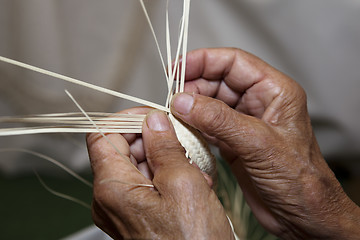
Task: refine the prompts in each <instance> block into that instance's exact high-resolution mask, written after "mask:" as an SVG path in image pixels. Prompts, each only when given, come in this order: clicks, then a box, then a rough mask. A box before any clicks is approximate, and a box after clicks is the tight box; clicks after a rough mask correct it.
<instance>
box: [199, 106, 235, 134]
mask: <svg viewBox="0 0 360 240" xmlns="http://www.w3.org/2000/svg"><path fill="white" fill-rule="evenodd" d="M228 116H229V114H228V113H227V105H225V103H223V102H221V101H219V100H213V101H211V103H206V104H204V105H203V106H201V107H200V108H199V109H197V111H196V115H195V117H196V121H197V125H198V126H197V127H198V128H199V129H200V130H201V131H204V132H206V133H207V134H209V135H212V136H213V135H214V134H215V133H217V132H219V131H222V130H223V129H224V126H225V124H226V123H227V121H226V120H227V117H228Z"/></svg>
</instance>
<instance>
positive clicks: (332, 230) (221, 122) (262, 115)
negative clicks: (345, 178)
mask: <svg viewBox="0 0 360 240" xmlns="http://www.w3.org/2000/svg"><path fill="white" fill-rule="evenodd" d="M186 67H187V68H186V69H187V70H186V80H187V83H186V88H185V89H186V90H185V91H187V92H189V94H187V93H183V94H179V95H175V97H174V98H173V102H172V112H173V114H174V115H175V116H177V117H179V118H180V119H182V120H183V121H184V122H186V123H188V124H189V125H191V126H193V127H195V128H197V129H199V130H200V131H201V132H203V133H204V134H205V135H207V136H208V138H209V139H211V140H212V141H213V142H214V143H215V144H217V145H218V146H219V148H220V150H221V152H222V154H223V156H224V158H225V159H226V160H227V161H228V163H229V164H230V166H231V168H232V170H233V172H234V174H235V175H236V177H237V179H238V182H239V184H240V186H241V188H242V190H243V192H244V196H245V198H246V200H247V202H248V204H249V206H250V207H251V209H252V210H253V212H254V214H255V216H256V217H257V219H258V220H259V221H260V223H261V224H262V225H263V226H264V227H265V228H266V229H268V230H269V231H270V232H272V233H274V234H276V235H278V236H280V237H282V238H284V239H296V238H300V239H311V238H326V239H331V238H334V239H345V238H346V239H348V238H350V237H354V236H355V238H356V237H358V236H359V233H357V235H356V232H359V229H360V228H359V226H360V224H359V219H360V217H359V216H360V214H359V208H358V207H357V206H356V205H355V204H354V203H353V202H352V201H351V200H350V199H349V198H348V197H347V196H346V194H345V193H344V192H343V190H342V188H341V186H340V184H339V183H338V181H337V180H336V178H335V176H334V174H333V173H332V172H331V170H330V169H329V168H328V166H327V164H326V163H325V161H324V159H323V157H322V155H321V153H320V150H319V147H318V145H317V142H316V139H315V137H314V134H313V131H312V127H311V123H310V119H309V116H308V112H307V106H306V95H305V93H304V91H303V89H302V88H301V87H300V86H299V85H298V84H297V83H296V82H294V81H293V80H291V79H290V78H289V77H287V76H285V75H284V74H282V73H280V72H279V71H277V70H276V69H274V68H272V67H271V66H269V65H267V64H266V63H264V62H263V61H261V60H260V59H258V58H256V57H254V56H252V55H250V54H248V53H246V52H243V51H240V50H236V49H205V50H204V49H203V50H197V51H193V52H191V53H189V54H188V57H187V66H186ZM214 98H215V99H214Z"/></svg>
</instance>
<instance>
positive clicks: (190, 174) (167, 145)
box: [143, 111, 209, 195]
mask: <svg viewBox="0 0 360 240" xmlns="http://www.w3.org/2000/svg"><path fill="white" fill-rule="evenodd" d="M143 141H144V147H145V153H146V158H147V160H148V163H149V167H150V169H151V170H152V172H153V174H154V179H153V184H154V185H155V187H156V188H157V190H158V191H159V192H160V194H165V193H168V194H171V195H179V194H180V195H181V194H183V193H181V191H179V187H181V188H185V187H187V188H188V189H187V190H190V191H191V190H192V188H193V187H194V186H198V185H199V184H202V185H203V186H205V187H207V188H209V187H208V186H207V182H206V181H205V178H204V177H203V176H202V174H201V172H200V171H199V170H198V169H196V168H195V167H194V166H192V165H191V164H190V163H189V161H188V159H187V158H186V157H185V152H184V149H183V147H182V146H181V145H180V143H179V141H178V140H177V137H176V134H175V130H174V129H173V127H172V125H171V124H170V121H169V118H168V117H167V116H166V114H165V113H163V112H160V111H153V112H151V113H150V114H148V115H147V117H146V119H145V122H144V125H143ZM165 195H166V194H165Z"/></svg>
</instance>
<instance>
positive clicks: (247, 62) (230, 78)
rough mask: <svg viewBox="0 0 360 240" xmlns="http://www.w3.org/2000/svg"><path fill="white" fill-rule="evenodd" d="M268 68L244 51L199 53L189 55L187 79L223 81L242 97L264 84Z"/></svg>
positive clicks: (228, 50) (206, 51)
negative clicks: (257, 84)
mask: <svg viewBox="0 0 360 240" xmlns="http://www.w3.org/2000/svg"><path fill="white" fill-rule="evenodd" d="M268 67H269V65H268V64H266V63H265V62H263V61H262V60H261V59H259V58H258V57H256V56H254V55H252V54H250V53H247V52H245V51H242V50H240V49H234V48H218V49H217V48H213V49H198V50H195V51H192V52H189V53H188V55H187V63H186V76H185V79H186V81H193V80H200V79H203V80H206V81H218V80H222V81H225V82H226V84H227V85H228V86H229V87H230V88H231V89H232V90H234V91H237V92H240V93H241V92H244V91H245V90H246V89H248V88H249V87H251V86H252V85H254V84H255V83H257V82H259V81H261V80H262V79H263V78H264V76H265V75H266V72H267V71H268ZM265 70H266V71H265ZM204 90H205V89H204Z"/></svg>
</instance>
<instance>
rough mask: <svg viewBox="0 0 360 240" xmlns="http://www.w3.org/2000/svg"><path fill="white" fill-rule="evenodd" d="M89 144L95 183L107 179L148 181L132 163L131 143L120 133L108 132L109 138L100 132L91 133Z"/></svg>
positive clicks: (126, 181)
mask: <svg viewBox="0 0 360 240" xmlns="http://www.w3.org/2000/svg"><path fill="white" fill-rule="evenodd" d="M87 145H88V151H89V157H90V161H91V167H92V170H93V174H94V183H98V182H101V181H103V180H106V179H114V180H119V181H122V182H124V183H140V182H141V183H145V182H146V181H145V182H144V179H145V178H144V176H142V175H141V173H140V172H139V171H138V170H137V169H136V167H135V166H134V165H133V164H132V163H131V161H130V149H129V145H128V143H127V141H126V140H125V138H123V137H122V136H121V135H120V134H108V135H107V139H105V138H104V137H102V136H101V135H100V134H90V135H89V136H88V137H87ZM114 146H115V147H116V149H115V148H114Z"/></svg>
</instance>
